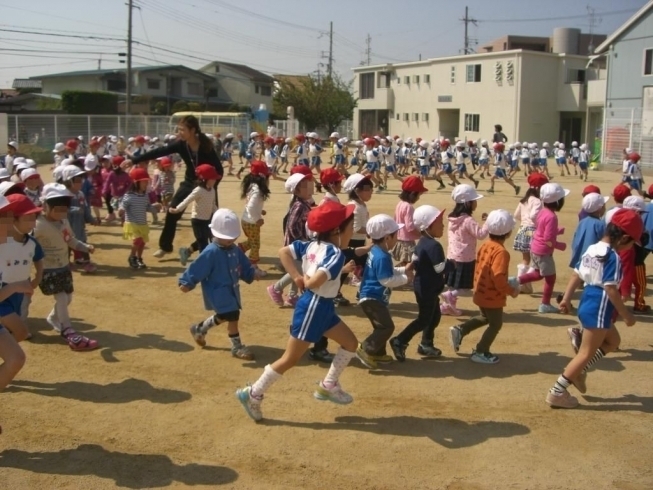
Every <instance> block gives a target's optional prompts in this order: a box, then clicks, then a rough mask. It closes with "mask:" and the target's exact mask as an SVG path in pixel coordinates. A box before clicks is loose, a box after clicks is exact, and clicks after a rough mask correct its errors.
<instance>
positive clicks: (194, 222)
mask: <svg viewBox="0 0 653 490" xmlns="http://www.w3.org/2000/svg"><path fill="white" fill-rule="evenodd" d="M195 175H196V176H197V179H198V184H197V187H195V189H193V190H192V192H191V193H190V194H189V195H188V197H186V199H184V200H183V201H182V202H180V203H179V205H178V206H177V207H174V208H170V209H169V210H168V211H169V212H170V213H173V214H177V213H182V212H183V211H184V209H186V208H187V207H188V205H189V204H190V203H193V208H192V211H191V215H190V225H191V227H192V228H193V236H194V237H195V241H194V242H193V243H191V244H190V246H189V247H180V248H179V262H181V265H186V263H187V262H188V259H189V258H190V256H191V255H193V253H194V252H198V251H199V252H200V253H201V252H202V251H203V250H204V249H205V248H206V247H207V246H208V244H209V243H210V242H211V232H210V230H209V225H210V224H211V216H213V213H214V212H215V211H216V210H217V209H218V205H217V203H216V202H215V189H214V187H215V185H216V183H217V182H218V181H219V180H220V179H221V178H222V176H221V175H220V174H219V173H218V172H217V170H216V169H215V167H214V166H213V165H208V164H205V163H204V164H201V165H198V166H197V168H196V169H195Z"/></svg>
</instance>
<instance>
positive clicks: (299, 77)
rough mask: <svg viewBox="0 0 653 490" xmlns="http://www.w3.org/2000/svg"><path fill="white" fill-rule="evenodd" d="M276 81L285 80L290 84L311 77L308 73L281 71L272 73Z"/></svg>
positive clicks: (295, 83) (298, 82)
mask: <svg viewBox="0 0 653 490" xmlns="http://www.w3.org/2000/svg"><path fill="white" fill-rule="evenodd" d="M272 76H273V77H274V79H275V80H276V81H277V82H286V83H289V84H290V85H298V84H300V83H301V82H303V81H304V80H308V79H310V78H311V77H309V76H308V75H283V74H281V73H275V74H274V75H272Z"/></svg>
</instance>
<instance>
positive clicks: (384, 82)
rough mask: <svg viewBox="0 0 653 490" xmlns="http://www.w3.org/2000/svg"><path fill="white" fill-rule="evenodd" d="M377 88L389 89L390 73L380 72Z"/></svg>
mask: <svg viewBox="0 0 653 490" xmlns="http://www.w3.org/2000/svg"><path fill="white" fill-rule="evenodd" d="M376 86H377V87H379V88H388V87H389V86H390V73H389V72H387V71H383V72H380V73H379V77H378V82H377V85H376Z"/></svg>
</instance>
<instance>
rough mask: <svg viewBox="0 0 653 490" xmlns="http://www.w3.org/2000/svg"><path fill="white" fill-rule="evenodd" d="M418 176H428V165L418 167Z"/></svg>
mask: <svg viewBox="0 0 653 490" xmlns="http://www.w3.org/2000/svg"><path fill="white" fill-rule="evenodd" d="M419 174H420V175H423V176H424V177H426V176H427V175H428V174H429V166H428V165H420V167H419Z"/></svg>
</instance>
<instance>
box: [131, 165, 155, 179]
mask: <svg viewBox="0 0 653 490" xmlns="http://www.w3.org/2000/svg"><path fill="white" fill-rule="evenodd" d="M129 178H130V179H132V181H134V182H142V181H144V180H150V175H149V174H148V173H147V170H145V169H144V168H140V167H134V168H132V169H131V170H130V172H129Z"/></svg>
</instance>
